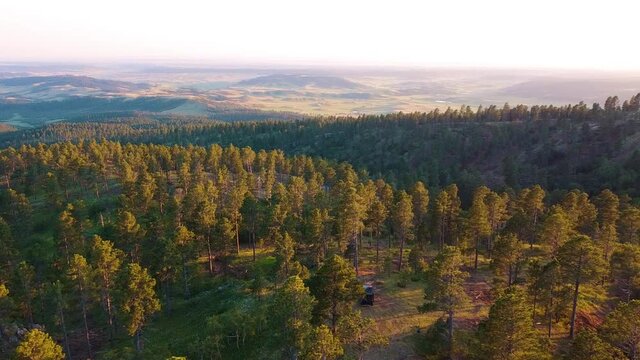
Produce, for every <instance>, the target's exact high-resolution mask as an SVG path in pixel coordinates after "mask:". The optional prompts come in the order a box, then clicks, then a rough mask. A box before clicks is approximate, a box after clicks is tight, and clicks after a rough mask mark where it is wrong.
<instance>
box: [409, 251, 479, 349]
mask: <svg viewBox="0 0 640 360" xmlns="http://www.w3.org/2000/svg"><path fill="white" fill-rule="evenodd" d="M462 265H463V260H462V254H461V253H460V250H459V249H458V248H457V247H455V246H445V247H444V248H443V249H442V250H441V251H440V253H439V254H438V256H436V258H435V259H434V260H433V263H432V264H431V266H429V269H428V270H427V276H426V278H427V287H426V289H425V297H424V298H425V300H426V301H425V303H424V304H423V305H422V306H420V307H419V308H418V310H420V311H422V312H426V311H431V310H443V311H444V312H445V313H446V314H447V318H448V320H447V325H448V332H447V341H448V343H449V345H450V349H451V351H453V329H454V326H453V323H454V318H455V313H456V311H458V310H459V309H460V308H461V307H463V306H464V305H465V304H466V303H467V302H468V301H469V298H468V296H467V294H466V293H465V292H464V288H463V284H464V282H465V280H466V279H467V278H468V277H469V274H468V273H466V272H465V271H463V270H462V269H461V268H462Z"/></svg>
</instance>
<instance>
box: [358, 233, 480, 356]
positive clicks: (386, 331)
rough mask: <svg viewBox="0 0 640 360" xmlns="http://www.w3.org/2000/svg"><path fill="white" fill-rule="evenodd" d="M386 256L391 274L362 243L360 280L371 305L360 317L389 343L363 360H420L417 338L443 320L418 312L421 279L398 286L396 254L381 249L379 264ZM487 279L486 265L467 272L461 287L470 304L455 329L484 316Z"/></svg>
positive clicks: (394, 250)
mask: <svg viewBox="0 0 640 360" xmlns="http://www.w3.org/2000/svg"><path fill="white" fill-rule="evenodd" d="M385 245H386V244H385ZM381 246H383V245H382V244H381ZM389 254H391V256H392V257H393V259H394V260H393V269H392V270H393V271H392V272H391V273H387V274H385V273H384V270H383V269H382V266H376V263H375V257H376V251H375V244H374V245H372V246H369V245H368V242H367V241H366V240H365V241H364V242H363V246H362V248H361V259H362V260H361V266H360V278H361V280H362V281H363V282H365V283H370V284H372V285H373V286H374V289H375V301H374V305H373V306H362V307H361V311H362V314H363V315H365V316H367V317H371V318H373V319H375V321H376V325H377V331H378V333H380V334H381V335H383V336H386V337H388V339H389V345H388V346H385V347H379V348H373V349H370V350H369V351H368V352H366V353H365V354H364V357H363V358H364V359H367V360H369V359H372V360H378V359H386V360H401V359H406V360H412V359H422V358H423V356H422V355H423V354H421V352H422V350H421V346H420V345H421V344H420V340H421V337H422V336H421V334H423V333H424V331H425V330H426V329H428V328H429V327H430V326H431V325H432V324H434V323H435V322H436V321H437V320H438V318H440V317H441V316H444V313H443V312H440V311H432V312H427V313H420V312H419V311H418V306H420V305H422V304H423V303H424V288H425V281H424V279H422V278H421V277H416V278H414V279H409V280H408V281H406V286H404V287H400V286H398V283H399V282H402V280H403V279H402V275H401V274H400V273H399V272H397V266H398V264H397V258H398V254H399V250H398V249H397V248H392V249H388V248H387V247H386V246H384V248H381V249H380V260H379V261H380V264H382V263H383V260H382V259H384V258H385V257H387V256H388V255H389ZM408 255H409V250H405V253H404V261H407V259H408ZM433 256H435V251H434V252H433V254H431V252H430V253H429V254H428V257H429V259H430V260H431V259H432V258H433ZM491 276H492V274H491V272H490V270H489V268H488V263H481V266H480V267H479V269H478V271H477V272H475V273H474V272H471V276H470V277H469V279H468V280H467V282H466V284H465V290H466V292H467V294H468V295H469V298H470V300H471V301H470V302H469V304H468V305H467V306H466V307H465V309H463V310H462V311H460V312H459V313H458V314H456V321H455V327H456V328H458V329H467V330H468V329H471V328H473V327H475V326H476V325H477V324H478V323H479V322H480V321H481V320H482V319H483V318H485V317H486V316H487V315H488V310H489V306H490V302H491V296H490V291H491V286H490V281H491Z"/></svg>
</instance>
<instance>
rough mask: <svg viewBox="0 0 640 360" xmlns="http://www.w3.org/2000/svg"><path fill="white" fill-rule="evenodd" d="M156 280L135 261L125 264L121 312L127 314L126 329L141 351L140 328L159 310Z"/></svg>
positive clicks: (137, 348) (137, 349)
mask: <svg viewBox="0 0 640 360" xmlns="http://www.w3.org/2000/svg"><path fill="white" fill-rule="evenodd" d="M155 285H156V281H155V280H154V279H153V278H152V277H151V276H150V275H149V273H148V272H147V269H144V268H142V267H140V265H138V264H136V263H131V264H129V265H128V266H127V272H126V278H125V286H124V289H123V302H122V312H123V313H124V314H126V315H127V322H126V326H127V331H128V333H129V335H130V336H135V344H136V351H137V352H138V353H139V352H141V351H142V346H143V343H142V329H143V328H144V326H145V325H146V324H147V321H148V320H149V317H151V315H153V314H154V313H156V312H158V311H159V310H160V302H159V301H158V299H157V297H156V293H155V290H154V287H155Z"/></svg>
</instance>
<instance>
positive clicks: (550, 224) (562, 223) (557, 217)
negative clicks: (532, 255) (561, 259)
mask: <svg viewBox="0 0 640 360" xmlns="http://www.w3.org/2000/svg"><path fill="white" fill-rule="evenodd" d="M570 235H571V225H570V222H569V219H568V218H567V216H566V214H565V212H564V210H562V209H561V208H560V207H553V208H552V209H551V214H550V215H549V216H547V218H546V219H544V221H543V222H542V226H541V228H540V231H539V234H538V237H539V239H540V241H541V242H542V243H543V244H544V246H545V247H546V248H547V249H548V251H547V252H548V253H549V254H550V255H551V256H552V257H554V256H556V255H557V253H558V249H559V248H560V247H561V246H562V245H564V243H565V242H567V240H569V236H570Z"/></svg>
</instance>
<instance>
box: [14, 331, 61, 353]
mask: <svg viewBox="0 0 640 360" xmlns="http://www.w3.org/2000/svg"><path fill="white" fill-rule="evenodd" d="M15 357H16V359H17V360H64V353H63V352H62V347H60V345H58V344H56V343H55V341H53V339H52V338H51V336H49V335H48V334H47V333H45V332H43V331H42V330H40V329H33V330H30V331H29V332H28V333H27V335H26V336H25V337H24V339H23V340H22V341H21V342H20V344H19V345H18V347H17V348H16V353H15Z"/></svg>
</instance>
